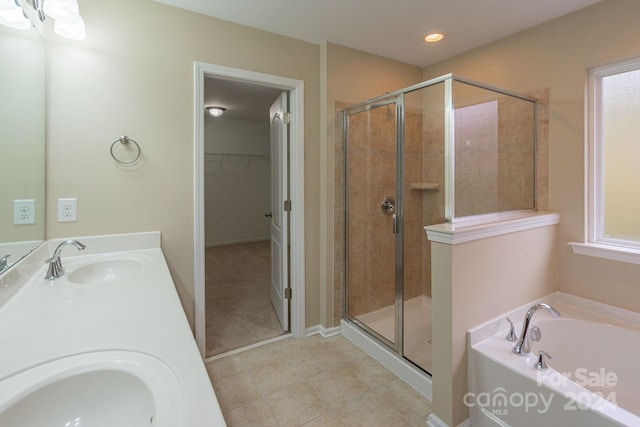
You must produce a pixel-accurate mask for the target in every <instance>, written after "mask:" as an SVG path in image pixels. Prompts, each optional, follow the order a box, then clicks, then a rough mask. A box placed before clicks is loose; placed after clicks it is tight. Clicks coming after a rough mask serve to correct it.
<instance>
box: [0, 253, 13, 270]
mask: <svg viewBox="0 0 640 427" xmlns="http://www.w3.org/2000/svg"><path fill="white" fill-rule="evenodd" d="M10 256H11V255H5V256H3V257H2V258H0V273H2V272H3V271H5V270H6V269H7V268H9V257H10Z"/></svg>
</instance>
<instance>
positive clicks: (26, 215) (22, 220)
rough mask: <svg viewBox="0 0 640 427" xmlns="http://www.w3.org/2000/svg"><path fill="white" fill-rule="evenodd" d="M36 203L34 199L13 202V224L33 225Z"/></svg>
mask: <svg viewBox="0 0 640 427" xmlns="http://www.w3.org/2000/svg"><path fill="white" fill-rule="evenodd" d="M35 223H36V201H35V199H20V200H14V201H13V224H14V225H24V224H35Z"/></svg>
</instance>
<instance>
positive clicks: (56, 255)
mask: <svg viewBox="0 0 640 427" xmlns="http://www.w3.org/2000/svg"><path fill="white" fill-rule="evenodd" d="M66 245H73V246H75V247H76V248H78V250H79V251H82V250H84V248H86V246H85V245H83V244H82V243H80V242H78V241H77V240H73V239H72V240H65V241H64V242H62V243H60V244H59V245H58V247H57V248H56V250H55V251H53V256H52V257H51V258H49V259H48V260H47V261H46V262H48V263H49V268H48V269H47V274H46V276H44V278H45V280H55V279H57V278H59V277H62V276H63V275H64V268H63V267H62V260H61V259H60V252H62V248H63V247H64V246H66Z"/></svg>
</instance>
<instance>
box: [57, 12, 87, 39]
mask: <svg viewBox="0 0 640 427" xmlns="http://www.w3.org/2000/svg"><path fill="white" fill-rule="evenodd" d="M53 31H55V32H56V34H58V35H59V36H62V37H64V38H67V39H71V40H84V39H86V38H87V31H86V28H85V26H84V20H83V19H82V17H81V16H78V19H76V20H75V21H73V22H67V21H60V20H56V22H54V24H53Z"/></svg>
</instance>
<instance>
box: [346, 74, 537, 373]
mask: <svg viewBox="0 0 640 427" xmlns="http://www.w3.org/2000/svg"><path fill="white" fill-rule="evenodd" d="M343 118H344V122H343V132H344V135H343V138H344V153H345V155H344V156H345V168H344V170H345V172H344V174H345V176H344V182H345V286H344V295H343V301H344V307H343V318H344V319H345V320H347V321H348V322H351V323H353V324H355V325H357V326H358V327H359V328H361V329H362V330H364V331H365V332H366V333H368V334H369V335H370V336H372V337H373V338H374V339H376V340H378V341H379V342H381V343H383V344H385V345H386V346H387V347H388V348H390V349H391V350H392V351H394V352H396V353H397V354H398V355H399V356H401V357H404V358H405V359H406V360H408V361H410V362H411V363H413V364H414V365H416V366H418V367H419V368H421V369H422V370H423V371H425V372H427V373H429V372H430V371H431V354H432V348H431V345H432V343H431V331H432V326H433V327H437V325H432V319H431V251H430V244H429V242H428V240H427V236H426V233H425V231H424V227H425V226H428V225H434V224H440V223H452V224H462V225H463V224H464V223H469V224H471V223H475V222H478V221H491V220H494V219H495V218H497V217H498V216H500V215H504V213H505V212H513V211H527V210H535V170H536V169H535V139H536V135H535V130H536V102H535V99H533V98H531V97H527V96H524V95H519V94H515V93H513V92H509V91H505V90H502V89H499V88H495V87H491V86H488V85H484V84H482V83H478V82H474V81H470V80H467V79H463V78H460V77H457V76H455V75H453V74H448V75H445V76H442V77H439V78H436V79H432V80H429V81H425V82H422V83H420V84H417V85H414V86H410V87H408V88H405V89H402V90H400V91H396V92H394V93H390V94H387V95H384V96H381V97H378V98H375V99H372V100H368V101H365V102H362V103H359V104H356V105H352V106H349V107H347V108H345V109H344V116H343Z"/></svg>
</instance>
